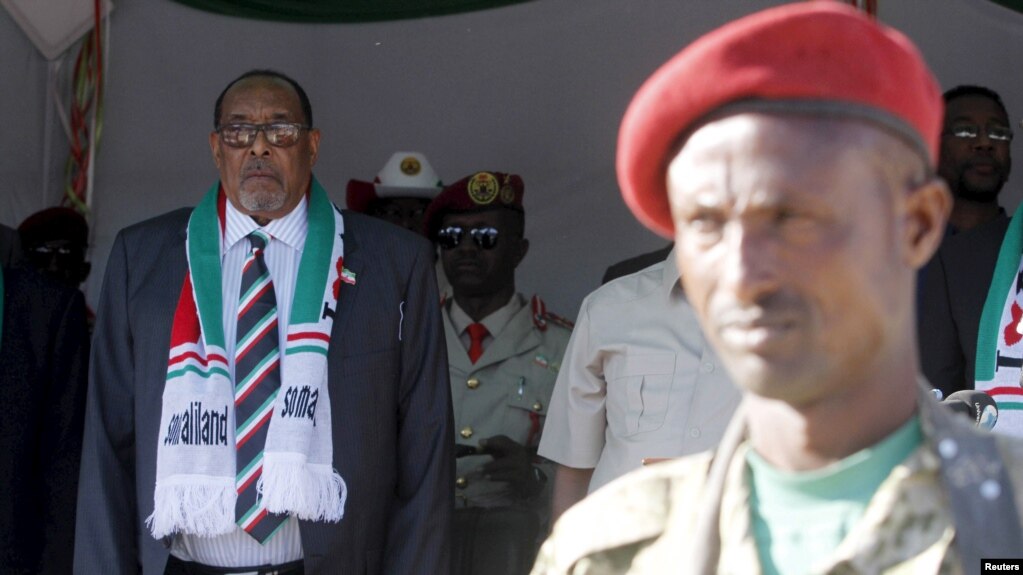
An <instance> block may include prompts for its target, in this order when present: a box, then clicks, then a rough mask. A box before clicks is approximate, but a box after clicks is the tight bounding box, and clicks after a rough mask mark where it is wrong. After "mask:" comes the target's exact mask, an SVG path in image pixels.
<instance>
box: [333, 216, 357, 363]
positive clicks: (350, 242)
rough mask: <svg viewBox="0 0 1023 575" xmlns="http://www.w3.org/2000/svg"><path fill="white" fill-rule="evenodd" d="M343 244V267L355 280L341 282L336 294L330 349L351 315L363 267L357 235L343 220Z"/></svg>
mask: <svg viewBox="0 0 1023 575" xmlns="http://www.w3.org/2000/svg"><path fill="white" fill-rule="evenodd" d="M344 244H345V245H344V254H343V257H344V269H347V270H350V271H351V272H352V273H354V274H355V277H356V282H355V283H354V284H350V283H347V282H341V289H340V291H339V292H338V296H337V309H336V310H335V313H334V325H333V327H331V330H330V342H331V349H334V344H335V343H337V342H339V341H341V334H343V333H345V331H344V330H345V326H346V325H347V323H348V319H349V318H350V317H351V316H352V310H353V309H355V299H356V294H358V290H359V282H358V278H359V276H360V275H362V271H363V268H364V262H363V259H362V253H361V252H360V251H359V241H358V237H357V236H356V234H354V233H352V228H351V226H349V225H348V222H345V232H344Z"/></svg>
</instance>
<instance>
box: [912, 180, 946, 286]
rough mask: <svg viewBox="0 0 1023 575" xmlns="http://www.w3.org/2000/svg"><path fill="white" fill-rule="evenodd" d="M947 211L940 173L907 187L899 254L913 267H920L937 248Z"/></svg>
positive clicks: (942, 237)
mask: <svg viewBox="0 0 1023 575" xmlns="http://www.w3.org/2000/svg"><path fill="white" fill-rule="evenodd" d="M950 213H952V194H951V193H950V192H949V191H948V184H946V183H945V180H943V179H941V178H940V177H938V176H936V175H935V176H931V177H930V179H928V180H927V181H926V182H924V183H923V184H921V185H919V186H917V187H916V188H914V189H912V190H910V191H909V193H908V195H907V196H906V198H905V212H904V214H905V228H904V237H903V250H904V253H903V257H904V258H905V259H906V262H907V263H909V264H910V265H912V266H913V267H914V268H915V269H919V268H921V267H923V266H924V264H926V263H927V262H928V261H930V259H931V256H933V255H934V252H936V251H938V246H940V245H941V240H942V239H944V237H945V228H946V225H947V223H948V216H949V214H950Z"/></svg>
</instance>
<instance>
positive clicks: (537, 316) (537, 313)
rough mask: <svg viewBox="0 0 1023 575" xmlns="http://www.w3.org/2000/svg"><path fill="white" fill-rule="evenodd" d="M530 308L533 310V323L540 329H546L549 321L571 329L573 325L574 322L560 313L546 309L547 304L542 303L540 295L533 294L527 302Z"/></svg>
mask: <svg viewBox="0 0 1023 575" xmlns="http://www.w3.org/2000/svg"><path fill="white" fill-rule="evenodd" d="M529 305H530V308H531V309H532V311H533V325H535V326H536V329H538V330H540V331H547V323H548V322H551V323H553V324H555V325H560V326H561V327H563V328H565V329H568V330H571V329H572V328H574V327H575V324H574V323H572V322H571V321H569V320H568V319H566V318H563V317H561V316H560V315H558V314H556V313H554V312H550V311H547V304H545V303H543V300H542V299H540V296H537V295H534V296H533V298H532V299H531V300H530V302H529Z"/></svg>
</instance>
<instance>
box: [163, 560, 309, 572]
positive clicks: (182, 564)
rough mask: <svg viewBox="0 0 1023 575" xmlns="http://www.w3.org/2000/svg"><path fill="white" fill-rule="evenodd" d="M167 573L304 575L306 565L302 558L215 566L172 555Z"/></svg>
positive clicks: (168, 562) (168, 561)
mask: <svg viewBox="0 0 1023 575" xmlns="http://www.w3.org/2000/svg"><path fill="white" fill-rule="evenodd" d="M167 573H181V574H182V575H304V573H305V567H304V564H303V562H302V561H301V560H299V561H292V562H291V563H283V564H281V565H262V566H259V567H213V566H211V565H203V564H202V563H196V562H194V561H182V560H181V559H178V558H177V557H175V556H173V555H171V556H170V557H169V558H168V560H167Z"/></svg>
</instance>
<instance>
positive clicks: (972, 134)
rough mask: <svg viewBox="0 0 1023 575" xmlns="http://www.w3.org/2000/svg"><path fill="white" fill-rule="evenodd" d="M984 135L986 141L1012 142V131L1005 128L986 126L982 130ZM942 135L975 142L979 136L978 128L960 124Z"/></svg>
mask: <svg viewBox="0 0 1023 575" xmlns="http://www.w3.org/2000/svg"><path fill="white" fill-rule="evenodd" d="M984 133H985V134H986V135H987V139H989V140H994V141H996V142H1011V141H1012V130H1011V129H1009V128H1006V127H1005V126H987V127H986V128H984ZM944 134H945V135H948V136H953V137H956V138H960V139H963V140H975V139H976V138H977V136H979V135H980V128H979V127H978V126H975V125H973V124H960V125H958V126H952V128H951V129H948V130H945V132H944Z"/></svg>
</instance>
